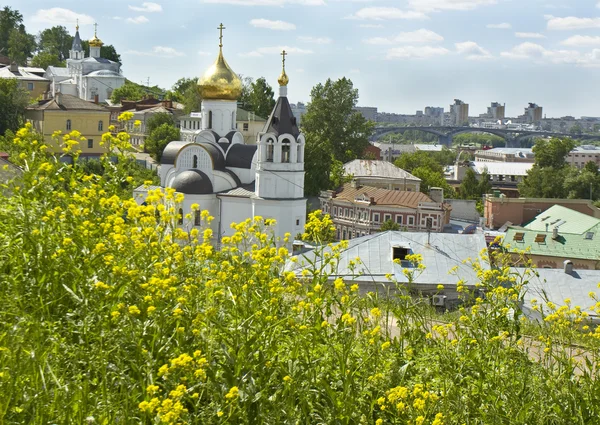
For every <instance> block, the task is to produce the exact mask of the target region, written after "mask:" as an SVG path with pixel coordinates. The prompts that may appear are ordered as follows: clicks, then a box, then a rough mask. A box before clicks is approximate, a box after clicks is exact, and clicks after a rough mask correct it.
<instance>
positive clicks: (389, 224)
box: [379, 219, 400, 232]
mask: <svg viewBox="0 0 600 425" xmlns="http://www.w3.org/2000/svg"><path fill="white" fill-rule="evenodd" d="M388 230H400V225H399V224H398V223H396V222H395V221H393V220H391V219H390V220H386V221H384V222H383V223H382V224H381V227H380V228H379V231H380V232H386V231H388Z"/></svg>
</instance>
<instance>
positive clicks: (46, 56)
mask: <svg viewBox="0 0 600 425" xmlns="http://www.w3.org/2000/svg"><path fill="white" fill-rule="evenodd" d="M31 65H32V66H36V67H38V68H43V69H46V68H48V67H49V66H64V65H65V62H64V61H61V60H60V59H59V58H58V56H56V55H55V54H52V53H49V52H39V53H38V54H37V55H35V56H34V57H33V60H32V61H31Z"/></svg>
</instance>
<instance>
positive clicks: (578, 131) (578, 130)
mask: <svg viewBox="0 0 600 425" xmlns="http://www.w3.org/2000/svg"><path fill="white" fill-rule="evenodd" d="M569 133H570V134H575V135H579V134H581V133H583V129H582V128H581V125H579V123H578V122H576V123H575V125H574V126H572V127H571V128H570V129H569Z"/></svg>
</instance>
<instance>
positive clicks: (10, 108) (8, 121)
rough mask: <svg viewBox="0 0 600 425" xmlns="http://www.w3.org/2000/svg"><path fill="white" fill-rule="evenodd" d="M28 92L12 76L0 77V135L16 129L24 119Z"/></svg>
mask: <svg viewBox="0 0 600 425" xmlns="http://www.w3.org/2000/svg"><path fill="white" fill-rule="evenodd" d="M28 103H29V94H28V93H27V92H26V91H25V90H23V89H22V88H21V87H20V86H19V82H18V81H17V80H16V79H14V78H0V135H2V134H4V133H5V132H6V130H11V131H16V130H17V129H18V128H19V127H20V126H21V125H22V124H23V121H24V118H23V117H24V114H25V108H26V107H27V105H28Z"/></svg>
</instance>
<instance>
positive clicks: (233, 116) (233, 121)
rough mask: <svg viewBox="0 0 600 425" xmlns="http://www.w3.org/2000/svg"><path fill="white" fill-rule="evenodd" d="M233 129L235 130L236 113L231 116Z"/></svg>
mask: <svg viewBox="0 0 600 425" xmlns="http://www.w3.org/2000/svg"><path fill="white" fill-rule="evenodd" d="M231 128H235V112H233V113H232V114H231Z"/></svg>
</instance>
